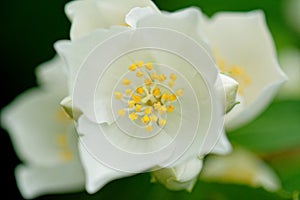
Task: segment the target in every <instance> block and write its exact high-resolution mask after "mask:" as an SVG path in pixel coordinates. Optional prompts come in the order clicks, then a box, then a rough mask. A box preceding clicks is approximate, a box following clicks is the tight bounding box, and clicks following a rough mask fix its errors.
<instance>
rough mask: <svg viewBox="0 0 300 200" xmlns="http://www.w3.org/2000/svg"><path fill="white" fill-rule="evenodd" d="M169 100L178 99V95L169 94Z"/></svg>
mask: <svg viewBox="0 0 300 200" xmlns="http://www.w3.org/2000/svg"><path fill="white" fill-rule="evenodd" d="M168 100H169V101H170V102H172V101H175V100H176V95H175V94H171V95H169V96H168Z"/></svg>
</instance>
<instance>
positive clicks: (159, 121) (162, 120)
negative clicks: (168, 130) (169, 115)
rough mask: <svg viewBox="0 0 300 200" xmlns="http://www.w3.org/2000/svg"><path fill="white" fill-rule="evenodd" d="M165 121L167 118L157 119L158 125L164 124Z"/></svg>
mask: <svg viewBox="0 0 300 200" xmlns="http://www.w3.org/2000/svg"><path fill="white" fill-rule="evenodd" d="M166 123H167V120H165V119H160V120H158V124H159V125H160V126H164V125H166Z"/></svg>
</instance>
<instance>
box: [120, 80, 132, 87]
mask: <svg viewBox="0 0 300 200" xmlns="http://www.w3.org/2000/svg"><path fill="white" fill-rule="evenodd" d="M130 83H131V81H130V80H129V79H127V78H125V79H123V80H122V84H123V85H124V86H128V85H130Z"/></svg>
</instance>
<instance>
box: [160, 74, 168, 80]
mask: <svg viewBox="0 0 300 200" xmlns="http://www.w3.org/2000/svg"><path fill="white" fill-rule="evenodd" d="M166 79H167V77H166V76H165V75H164V74H160V75H159V77H158V81H159V82H164V81H165V80H166Z"/></svg>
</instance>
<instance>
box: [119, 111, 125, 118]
mask: <svg viewBox="0 0 300 200" xmlns="http://www.w3.org/2000/svg"><path fill="white" fill-rule="evenodd" d="M118 115H119V116H120V117H123V116H124V115H125V110H124V109H120V110H118Z"/></svg>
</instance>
